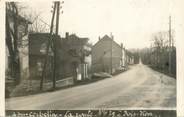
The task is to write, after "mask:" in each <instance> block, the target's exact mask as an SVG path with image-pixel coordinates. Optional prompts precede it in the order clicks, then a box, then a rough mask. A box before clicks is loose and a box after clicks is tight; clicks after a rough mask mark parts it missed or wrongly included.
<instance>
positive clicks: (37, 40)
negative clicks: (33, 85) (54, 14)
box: [29, 33, 61, 80]
mask: <svg viewBox="0 0 184 117" xmlns="http://www.w3.org/2000/svg"><path fill="white" fill-rule="evenodd" d="M49 38H50V34H49V33H31V34H29V69H30V78H31V79H35V80H40V78H41V76H42V71H43V66H44V63H45V60H46V49H47V45H48V42H49ZM52 38H53V39H55V40H56V42H57V45H56V46H57V48H59V47H60V43H61V38H60V36H57V35H53V36H52ZM57 50H58V49H57ZM57 52H58V51H57ZM52 62H53V51H52V49H51V46H49V52H48V58H47V65H46V79H47V80H51V78H52V73H53V67H52Z"/></svg>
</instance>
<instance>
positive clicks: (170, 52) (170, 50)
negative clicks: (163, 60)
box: [169, 16, 172, 74]
mask: <svg viewBox="0 0 184 117" xmlns="http://www.w3.org/2000/svg"><path fill="white" fill-rule="evenodd" d="M171 38H172V35H171V16H169V74H171V63H172V58H171V57H172V46H171V43H172V42H171Z"/></svg>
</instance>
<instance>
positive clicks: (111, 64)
mask: <svg viewBox="0 0 184 117" xmlns="http://www.w3.org/2000/svg"><path fill="white" fill-rule="evenodd" d="M112 41H113V35H112V33H111V74H112V69H113V68H112V64H113V63H112Z"/></svg>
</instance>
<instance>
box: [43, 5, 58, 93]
mask: <svg viewBox="0 0 184 117" xmlns="http://www.w3.org/2000/svg"><path fill="white" fill-rule="evenodd" d="M55 11H56V4H54V8H53V14H52V19H51V26H50V34H49V35H50V36H49V39H48V41H47V48H46V55H45V61H44V65H43V70H42V76H41V81H40V90H42V88H43V79H44V78H45V70H46V66H47V59H48V54H49V47H50V46H51V42H52V33H53V23H54V16H55Z"/></svg>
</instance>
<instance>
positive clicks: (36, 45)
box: [29, 33, 60, 55]
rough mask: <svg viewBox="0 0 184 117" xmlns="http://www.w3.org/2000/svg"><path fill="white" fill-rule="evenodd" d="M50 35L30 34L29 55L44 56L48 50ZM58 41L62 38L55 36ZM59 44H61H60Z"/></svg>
mask: <svg viewBox="0 0 184 117" xmlns="http://www.w3.org/2000/svg"><path fill="white" fill-rule="evenodd" d="M49 36H50V34H49V33H31V34H29V54H31V55H42V54H43V51H45V50H46V46H47V41H48V39H49ZM54 38H57V41H60V36H57V35H54ZM57 44H60V42H58V43H57Z"/></svg>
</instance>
